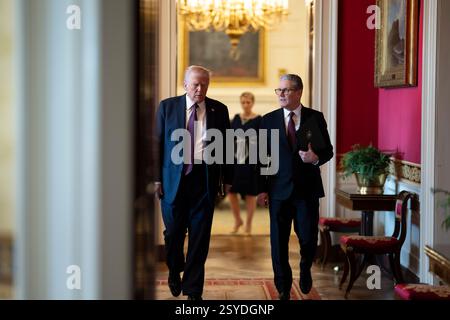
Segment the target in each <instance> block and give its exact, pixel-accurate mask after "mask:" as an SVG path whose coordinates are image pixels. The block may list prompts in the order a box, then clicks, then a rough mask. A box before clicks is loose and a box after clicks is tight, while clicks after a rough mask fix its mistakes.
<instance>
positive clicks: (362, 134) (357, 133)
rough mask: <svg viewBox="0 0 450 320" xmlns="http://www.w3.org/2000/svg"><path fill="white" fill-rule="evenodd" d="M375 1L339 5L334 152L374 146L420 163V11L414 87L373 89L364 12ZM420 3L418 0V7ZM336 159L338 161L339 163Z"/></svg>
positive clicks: (370, 38)
mask: <svg viewBox="0 0 450 320" xmlns="http://www.w3.org/2000/svg"><path fill="white" fill-rule="evenodd" d="M375 3H376V1H375V0H340V1H339V48H338V50H339V57H338V61H339V65H338V97H337V103H338V105H337V112H338V116H337V121H338V124H337V145H336V150H337V154H338V155H339V154H342V153H345V152H347V151H348V150H350V148H351V146H352V145H354V144H357V143H359V144H363V145H367V144H370V143H372V144H373V145H374V146H377V147H378V148H379V149H381V150H393V151H396V152H397V157H398V158H400V159H403V160H407V161H410V162H414V163H420V141H421V90H422V38H423V37H422V30H423V27H422V26H423V24H422V21H423V20H422V10H421V19H420V21H421V22H420V25H419V30H420V34H419V48H420V50H419V56H418V61H419V71H418V86H417V87H413V88H395V89H378V88H375V86H374V69H375V64H374V59H375V30H369V29H368V28H367V27H366V21H367V19H368V18H369V14H367V13H366V11H367V8H368V7H369V6H370V5H373V4H375ZM422 4H423V0H421V8H422ZM338 160H339V159H338Z"/></svg>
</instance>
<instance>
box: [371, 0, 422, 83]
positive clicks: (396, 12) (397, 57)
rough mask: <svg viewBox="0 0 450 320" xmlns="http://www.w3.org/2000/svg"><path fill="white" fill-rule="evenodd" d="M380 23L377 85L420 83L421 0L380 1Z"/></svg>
mask: <svg viewBox="0 0 450 320" xmlns="http://www.w3.org/2000/svg"><path fill="white" fill-rule="evenodd" d="M377 5H378V7H379V8H380V16H379V18H380V19H381V24H380V29H378V30H377V31H376V44H375V86H376V87H380V88H385V87H408V86H416V85H417V52H418V25H419V22H418V20H419V1H418V0H377Z"/></svg>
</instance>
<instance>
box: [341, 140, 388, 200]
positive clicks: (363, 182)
mask: <svg viewBox="0 0 450 320" xmlns="http://www.w3.org/2000/svg"><path fill="white" fill-rule="evenodd" d="M389 163H390V159H389V156H388V155H386V154H384V153H382V152H381V151H380V150H378V149H377V148H375V147H373V146H371V145H369V146H367V147H363V146H361V145H359V144H357V145H354V146H352V150H351V151H349V152H347V153H345V154H344V156H343V157H342V162H341V164H342V168H343V170H344V177H348V176H350V175H352V174H354V175H355V177H356V183H357V184H358V187H359V192H360V193H364V194H365V193H378V194H379V193H383V186H384V183H385V182H386V177H387V174H388V168H389Z"/></svg>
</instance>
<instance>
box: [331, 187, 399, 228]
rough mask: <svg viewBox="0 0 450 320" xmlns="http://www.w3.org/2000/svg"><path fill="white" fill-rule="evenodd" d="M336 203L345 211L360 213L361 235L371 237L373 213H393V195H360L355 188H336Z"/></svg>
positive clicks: (394, 198)
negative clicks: (345, 209)
mask: <svg viewBox="0 0 450 320" xmlns="http://www.w3.org/2000/svg"><path fill="white" fill-rule="evenodd" d="M335 193H336V201H337V203H339V204H340V205H342V206H344V207H345V208H347V209H350V210H355V211H361V235H365V236H373V214H374V212H375V211H394V210H395V201H396V200H397V198H396V197H397V195H395V194H360V193H358V192H357V191H356V188H352V187H347V188H345V187H344V188H337V189H336V190H335Z"/></svg>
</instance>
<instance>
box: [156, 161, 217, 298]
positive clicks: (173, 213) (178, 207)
mask: <svg viewBox="0 0 450 320" xmlns="http://www.w3.org/2000/svg"><path fill="white" fill-rule="evenodd" d="M161 208H162V213H163V220H164V224H165V228H166V229H165V230H164V241H165V250H166V263H167V266H168V267H169V272H172V273H180V272H183V271H184V273H183V279H182V289H183V294H184V295H190V294H200V295H201V294H202V293H203V285H204V278H205V262H206V258H207V256H208V250H209V241H210V237H211V226H212V218H213V213H214V207H213V206H212V205H211V203H210V202H209V201H208V196H207V191H206V167H205V165H204V164H201V165H194V169H193V171H192V172H191V173H190V174H189V175H187V176H183V177H182V178H181V182H180V186H179V189H178V193H177V196H176V198H175V201H174V203H173V204H172V205H168V204H166V203H164V201H162V202H161ZM186 233H188V248H187V254H186V259H185V256H184V241H185V237H186Z"/></svg>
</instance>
